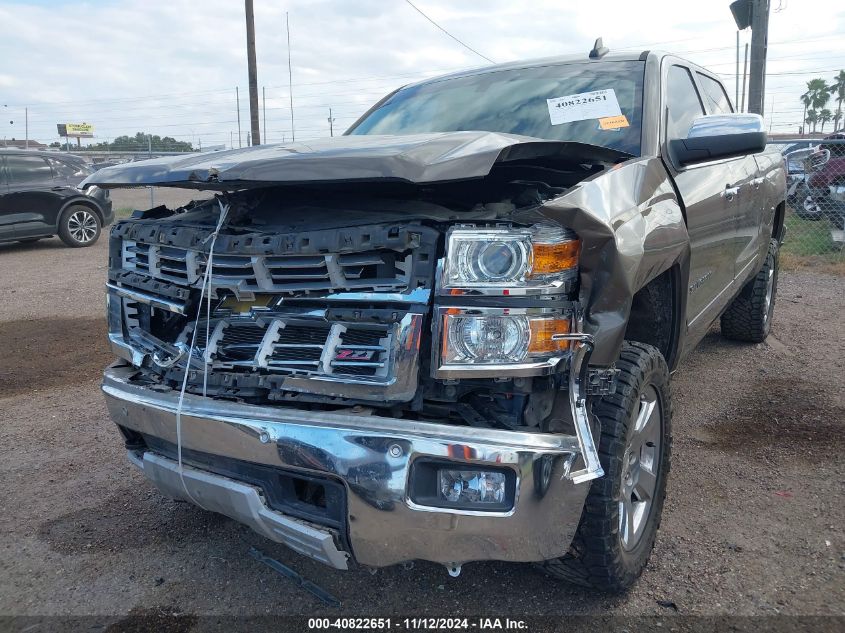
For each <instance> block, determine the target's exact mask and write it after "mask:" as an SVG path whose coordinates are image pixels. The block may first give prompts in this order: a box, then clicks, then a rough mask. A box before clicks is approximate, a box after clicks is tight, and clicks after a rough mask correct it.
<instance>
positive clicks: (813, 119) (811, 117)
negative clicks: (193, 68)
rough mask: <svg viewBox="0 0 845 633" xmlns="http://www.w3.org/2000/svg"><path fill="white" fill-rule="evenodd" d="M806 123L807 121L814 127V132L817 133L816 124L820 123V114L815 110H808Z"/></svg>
mask: <svg viewBox="0 0 845 633" xmlns="http://www.w3.org/2000/svg"><path fill="white" fill-rule="evenodd" d="M804 121H806V122H807V124H808V125H812V126H813V132H815V131H816V123H818V122H819V113H818V112H816V111H815V110H814V109H812V108H810V109H809V110H807V116H806V117H805V118H804Z"/></svg>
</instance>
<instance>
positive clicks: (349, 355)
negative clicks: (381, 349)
mask: <svg viewBox="0 0 845 633" xmlns="http://www.w3.org/2000/svg"><path fill="white" fill-rule="evenodd" d="M375 354H376V353H375V351H374V350H370V349H342V350H340V351H339V352H338V353H337V356H335V359H337V360H372V359H373V356H375Z"/></svg>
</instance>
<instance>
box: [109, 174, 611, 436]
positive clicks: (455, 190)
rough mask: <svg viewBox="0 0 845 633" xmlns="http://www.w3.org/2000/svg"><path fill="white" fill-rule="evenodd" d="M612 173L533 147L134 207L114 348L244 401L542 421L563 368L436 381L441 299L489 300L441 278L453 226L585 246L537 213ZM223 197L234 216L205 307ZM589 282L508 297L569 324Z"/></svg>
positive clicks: (221, 237)
mask: <svg viewBox="0 0 845 633" xmlns="http://www.w3.org/2000/svg"><path fill="white" fill-rule="evenodd" d="M602 169H603V165H601V164H591V163H584V164H582V163H573V162H572V161H561V160H560V159H557V160H555V161H549V162H548V164H543V162H542V161H538V160H536V159H535V160H533V161H531V162H530V163H529V164H519V163H517V164H506V165H497V166H496V167H494V169H493V170H492V171H491V173H490V175H489V176H488V177H487V178H484V179H482V180H470V181H465V182H452V183H442V184H436V185H429V186H425V187H421V186H412V185H408V184H405V183H376V184H373V185H370V186H366V187H365V186H361V185H357V186H355V187H354V188H353V187H352V186H350V185H348V184H347V185H344V184H341V183H338V184H332V185H331V186H325V185H323V186H320V187H319V188H317V187H315V186H304V187H267V188H256V189H248V190H243V191H239V192H235V193H221V194H218V195H217V196H216V197H215V198H214V199H211V200H206V201H202V202H195V203H192V204H190V205H188V206H186V207H184V208H180V209H175V210H170V209H167V208H165V207H158V208H154V209H150V210H148V211H144V212H135V213H134V214H133V217H132V218H131V219H129V220H127V221H123V222H120V223H118V224H117V225H116V226H115V227H114V228H113V230H112V234H111V245H110V270H109V288H110V294H109V320H110V337H111V340H112V344H113V347H114V348H115V350H116V351H117V352H118V354H119V355H120V356H122V357H123V358H125V359H126V360H128V361H130V362H131V363H132V364H133V365H134V366H136V367H137V368H138V369H139V371H138V374H137V376H136V380H137V381H139V383H141V384H146V385H148V386H149V387H150V388H152V389H158V390H168V389H177V390H178V389H179V388H180V386H181V385H182V382H183V380H184V379H185V372H186V371H187V372H188V376H187V381H186V390H187V392H189V393H195V394H205V395H208V396H210V397H214V398H224V399H230V400H234V401H239V402H246V403H255V404H262V403H263V404H267V403H270V404H273V403H275V404H280V405H281V404H284V405H287V406H297V407H303V408H309V409H324V410H336V409H338V408H344V409H349V408H350V407H354V411H357V412H360V413H361V414H376V415H378V414H384V415H389V416H392V417H407V418H409V419H419V420H429V421H440V422H450V423H457V424H469V425H476V426H478V425H480V426H490V425H493V426H495V427H499V428H507V429H517V428H521V427H538V426H542V425H543V424H546V422H545V421H546V420H547V418H548V416H549V413H550V412H551V407H552V404H553V394H554V391H555V390H556V389H558V388H560V385H561V384H565V383H564V382H563V381H564V380H565V376H561V375H559V374H555V373H554V372H553V371H547V372H543V373H544V374H545V375H534V376H532V375H527V376H526V377H509V378H507V379H502V378H495V377H493V378H491V377H487V376H485V377H479V378H474V377H471V376H470V377H467V378H463V379H453V378H445V379H438V378H435V375H436V374H437V371H436V370H437V365H438V363H439V360H438V354H439V351H438V347H439V344H440V342H441V339H442V340H443V341H445V340H446V339H445V338H444V336H445V335H443V334H442V333H440V332H439V328H438V324H437V323H435V322H434V320H435V319H436V318H439V317H438V316H437V305H442V306H444V307H443V308H442V309H443V310H445V311H449V310H451V308H448V307H446V306H449V305H456V304H455V303H454V302H455V301H456V297H455V296H449V295H463V296H464V298H463V299H461V300H460V301H459V304H460V305H470V306H471V305H472V304H473V303H474V302H478V301H479V298H478V297H477V296H472V295H475V294H477V293H475V292H473V291H466V292H464V291H448V292H442V289H440V288H439V286H440V280H441V277H442V274H443V271H442V270H441V269H442V267H443V265H444V264H443V256H444V249H445V248H446V238H447V234H449V232H450V231H455V230H457V229H460V228H461V227H472V228H473V229H474V230H477V229H487V230H491V231H494V232H496V231H500V232H506V231H523V232H525V231H531V230H535V231H537V230H540V229H541V230H542V231H541V232H543V233H548V232H549V231H551V232H552V233H555V231H557V232H561V231H562V232H563V233H562V235H563V236H564V239H565V240H568V241H572V239H573V238H575V236H574V234H573V233H571V231H568V232H567V231H566V229H563V228H562V227H554V226H549V224H548V220H545V219H543V218H542V217H541V216H539V215H538V214H537V213H536V210H537V208H538V207H539V206H540V205H541V204H543V202H544V201H546V200H548V199H550V198H552V197H555V196H559V195H561V194H562V193H563V192H564V191H566V189H567V187H569V186H571V185H573V184H575V183H576V182H578V181H579V180H582V179H583V178H585V177H588V176H590V175H593V174H596V173H598V172H600V171H601V170H602ZM223 205H227V206H228V210H229V212H228V217H227V218H226V221H225V222H224V225H223V227H222V229H221V230H220V232H219V234H218V235H217V236H216V245H215V248H214V254H213V261H212V268H211V272H210V275H209V278H210V284H209V286H210V287H209V292H208V295H209V296H208V300H207V301H203V302H202V304H200V302H199V297H200V292H199V288H200V285H201V284H202V280H203V277H204V275H205V272H206V268H207V264H208V261H209V252H208V251H209V238H210V236H211V234H212V233H213V232H214V230H215V228H216V225H217V222H218V218H219V214H220V210H221V208H222V206H223ZM538 222H542V223H543V224H538ZM532 227H538V228H534V229H532ZM575 239H577V238H575ZM498 248H499V250H501V249H502V248H506V249H507V248H511V247H510V246H508V245H507V244H506V245H505V247H498ZM502 252H503V253H504V254H502V253H497V252H494V253H493V255H491V258H493V259H491V261H499V260H501V258H502V257H505V258H506V260H502V261H506V262H507V261H511V260H510V259H507V258H511V259H512V258H513V256H514V254H513V253H512V252H511V251H510V250H505V251H502ZM514 253H516V251H514ZM518 254H519V253H517V255H518ZM496 257H498V258H499V259H498V260H495V258H496ZM577 291H578V280H577V264H576V268H575V269H573V271H572V274H571V275H569V276H568V277H567V278H565V279H563V281H561V282H558V283H557V284H556V285H554V286H553V287H552V291H550V292H544V293H543V294H540V295H537V296H535V297H533V298H532V299H530V300H529V299H527V298H521V299H520V298H518V297H513V298H507V304H506V305H508V306H514V307H520V306H525V305H527V304H526V301H528V302H530V303H531V305H532V306H536V305H538V304H539V306H541V309H542V310H544V311H545V312H548V313H549V314H550V315H553V316H555V317H558V318H560V319H565V322H566V324H567V328H568V327H569V323H570V322H571V320H572V319H573V318H577V314H578V312H579V305H578V304H577V301H576V299H577ZM438 293H439V294H440V295H441V296H440V298H438ZM505 294H507V292H505ZM443 295H445V296H443ZM501 301H502V300H501V298H493V297H488V298H486V299H484V300H483V305H491V302H492V304H493V305H497V303H498V304H501ZM503 310H504V312H505V313H506V314H507V313H508V312H509V308H507V307H505V308H503ZM465 327H468V326H465ZM531 328H534V326H533V325H532V326H531ZM195 329H196V330H197V331H196V332H195V331H194V330H195ZM532 331H533V330H532ZM471 335H473V336H474V334H472V333H471ZM515 336H517V337H518V336H520V335H519V333H517V334H516V335H515ZM523 338H525V337H523ZM194 341H195V345H193V346H192V345H191V344H192V342H194ZM517 344H520V345H523V346H527V345H528V343H527V339H526V341H522V342H520V341H517ZM190 348H192V349H193V354H191V355H190V358H188V353H187V351H188V349H190ZM556 349H557V351H558V352H559V354H558V355H560V354H564V353H565V351H566V348H565V346H557V348H556ZM550 367H553V366H552V365H550Z"/></svg>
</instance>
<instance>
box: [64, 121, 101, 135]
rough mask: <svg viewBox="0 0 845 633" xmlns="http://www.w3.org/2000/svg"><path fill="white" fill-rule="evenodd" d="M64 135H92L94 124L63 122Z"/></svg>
mask: <svg viewBox="0 0 845 633" xmlns="http://www.w3.org/2000/svg"><path fill="white" fill-rule="evenodd" d="M65 130H66V136H81V137H89V136H94V126H93V125H91V124H90V123H65Z"/></svg>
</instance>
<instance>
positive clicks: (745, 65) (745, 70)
mask: <svg viewBox="0 0 845 633" xmlns="http://www.w3.org/2000/svg"><path fill="white" fill-rule="evenodd" d="M747 78H748V43H746V44H745V59H744V60H743V62H742V105H740V106H739V111H740V112H748V110H746V109H745V84H746V80H747Z"/></svg>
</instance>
